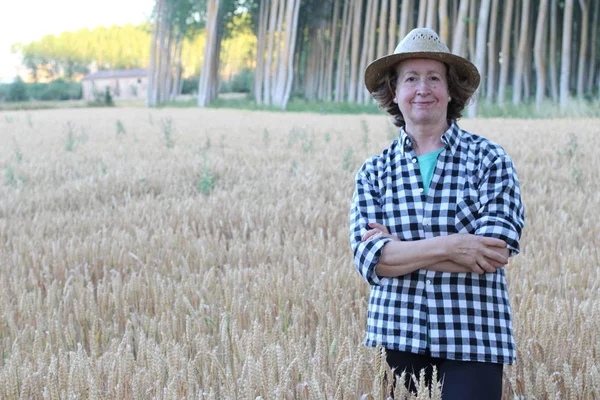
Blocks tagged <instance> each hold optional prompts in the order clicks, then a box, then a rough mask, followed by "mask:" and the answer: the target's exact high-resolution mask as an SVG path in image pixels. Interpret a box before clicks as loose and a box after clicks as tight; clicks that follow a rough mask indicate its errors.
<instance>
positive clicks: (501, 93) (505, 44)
mask: <svg viewBox="0 0 600 400" xmlns="http://www.w3.org/2000/svg"><path fill="white" fill-rule="evenodd" d="M512 14H513V0H506V4H505V6H504V18H503V24H502V48H501V51H500V52H501V56H500V80H499V81H498V103H499V104H500V106H502V105H503V104H504V99H505V96H506V82H507V80H508V69H509V67H510V31H511V22H512Z"/></svg>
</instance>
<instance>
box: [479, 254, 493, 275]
mask: <svg viewBox="0 0 600 400" xmlns="http://www.w3.org/2000/svg"><path fill="white" fill-rule="evenodd" d="M477 265H479V267H480V268H481V269H483V270H484V271H485V272H489V273H493V272H496V268H494V267H493V266H492V265H491V264H490V263H489V262H488V261H487V260H486V259H485V257H484V258H483V259H481V260H478V261H477Z"/></svg>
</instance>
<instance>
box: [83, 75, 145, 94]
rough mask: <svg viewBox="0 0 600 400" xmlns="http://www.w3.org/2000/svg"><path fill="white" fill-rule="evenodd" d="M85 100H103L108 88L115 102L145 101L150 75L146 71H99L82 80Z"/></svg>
mask: <svg viewBox="0 0 600 400" xmlns="http://www.w3.org/2000/svg"><path fill="white" fill-rule="evenodd" d="M81 85H82V89H83V99H84V100H95V99H97V98H98V96H100V97H101V98H103V96H104V93H105V92H106V88H107V87H108V88H109V90H110V94H111V96H112V98H113V99H114V100H133V99H145V98H146V92H147V91H148V75H147V73H146V70H145V69H122V70H106V71H97V72H94V73H91V74H88V75H86V76H84V77H83V79H82V80H81Z"/></svg>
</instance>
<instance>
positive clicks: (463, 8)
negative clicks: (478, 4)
mask: <svg viewBox="0 0 600 400" xmlns="http://www.w3.org/2000/svg"><path fill="white" fill-rule="evenodd" d="M508 1H512V0H508ZM468 11H469V0H461V2H460V8H459V10H458V15H457V16H456V24H455V26H454V34H453V35H452V38H453V40H452V52H453V53H454V54H456V55H457V56H461V57H462V56H464V50H463V44H464V40H465V27H466V24H465V22H466V20H467V13H468Z"/></svg>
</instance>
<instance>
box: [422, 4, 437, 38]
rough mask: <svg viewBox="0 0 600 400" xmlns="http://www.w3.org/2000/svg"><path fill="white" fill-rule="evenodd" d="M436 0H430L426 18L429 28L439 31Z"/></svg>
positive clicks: (426, 24)
mask: <svg viewBox="0 0 600 400" xmlns="http://www.w3.org/2000/svg"><path fill="white" fill-rule="evenodd" d="M436 6H437V4H436V0H429V1H428V2H427V18H426V19H425V26H426V27H427V28H431V29H433V30H434V31H437V24H436V20H437V18H436V17H437V13H436V11H435V10H436V8H437V7H436Z"/></svg>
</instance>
